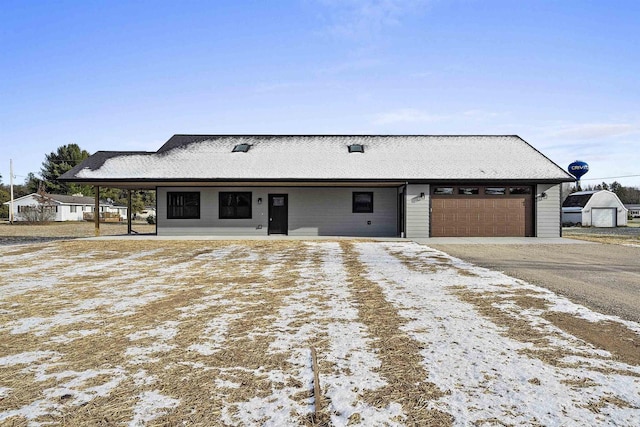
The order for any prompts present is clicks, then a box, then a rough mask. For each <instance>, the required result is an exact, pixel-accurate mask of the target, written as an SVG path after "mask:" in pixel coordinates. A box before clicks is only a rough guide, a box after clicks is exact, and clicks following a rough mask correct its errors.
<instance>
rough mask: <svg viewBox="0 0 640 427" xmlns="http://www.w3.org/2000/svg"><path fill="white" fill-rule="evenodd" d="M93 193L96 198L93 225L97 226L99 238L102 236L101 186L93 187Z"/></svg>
mask: <svg viewBox="0 0 640 427" xmlns="http://www.w3.org/2000/svg"><path fill="white" fill-rule="evenodd" d="M93 193H94V194H95V196H96V199H95V204H94V207H93V223H94V224H95V226H96V228H95V232H96V237H98V236H99V235H100V186H99V185H94V186H93Z"/></svg>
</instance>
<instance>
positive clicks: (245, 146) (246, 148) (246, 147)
mask: <svg viewBox="0 0 640 427" xmlns="http://www.w3.org/2000/svg"><path fill="white" fill-rule="evenodd" d="M249 148H251V146H250V145H249V144H238V145H236V146H235V147H233V150H232V151H231V152H232V153H246V152H247V151H249Z"/></svg>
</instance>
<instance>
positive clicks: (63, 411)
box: [0, 240, 640, 427]
mask: <svg viewBox="0 0 640 427" xmlns="http://www.w3.org/2000/svg"><path fill="white" fill-rule="evenodd" d="M330 243H332V244H334V245H335V247H336V248H338V249H339V258H340V261H339V262H340V263H341V264H342V266H344V269H345V274H346V276H345V277H344V279H341V280H342V283H339V285H340V286H343V287H344V288H345V289H346V290H347V291H348V292H347V293H348V296H347V297H345V300H344V301H341V303H344V304H345V305H348V306H349V307H352V308H354V309H355V310H354V312H356V311H357V318H356V319H342V318H337V317H331V316H335V315H329V314H328V313H332V311H331V309H332V307H333V306H334V305H335V304H336V303H337V300H336V297H335V295H334V294H332V289H330V286H328V285H327V284H328V283H335V282H336V280H337V279H336V278H335V277H331V276H330V274H331V273H330V272H328V271H332V270H327V271H325V270H323V269H322V266H321V265H322V263H323V258H322V254H323V252H321V251H320V250H318V249H314V246H313V245H311V244H306V243H304V242H295V241H249V242H225V241H213V242H212V241H152V240H146V241H132V240H123V241H115V240H104V241H97V242H96V241H65V242H57V243H48V244H38V245H27V246H20V247H7V250H6V251H4V252H3V257H2V258H0V290H2V294H1V297H0V359H1V358H3V357H7V356H12V355H18V354H22V353H29V352H34V353H35V352H47V353H42V354H41V357H37V358H34V360H32V361H31V362H30V363H24V364H11V363H5V364H4V365H2V364H1V363H0V388H2V387H4V388H6V389H8V391H4V392H3V391H1V390H0V414H2V413H3V411H12V410H17V409H20V408H28V407H29V405H33V404H34V402H42V405H44V406H43V408H42V415H40V416H33V418H32V420H31V421H36V422H41V423H52V424H55V425H65V426H72V427H74V426H84V425H105V426H107V425H123V424H127V423H129V422H131V420H132V419H134V418H135V417H136V416H139V414H138V415H137V412H136V411H138V410H139V405H140V403H141V401H142V400H143V399H144V396H145V393H150V392H156V393H159V394H161V395H163V396H167V397H171V398H174V399H179V404H178V405H176V406H175V407H172V408H165V409H160V410H158V414H159V416H158V417H157V418H155V419H152V420H150V421H149V422H148V424H147V425H182V424H187V425H202V426H205V425H211V424H212V422H214V423H218V424H220V425H222V424H224V421H223V420H227V421H226V422H227V424H229V425H235V424H241V423H242V420H243V418H240V415H241V414H246V413H247V412H250V411H251V410H250V409H247V408H248V407H249V406H250V405H251V404H253V405H257V406H259V405H260V404H261V403H262V404H267V403H269V402H271V401H273V400H275V399H278V398H282V397H283V396H285V397H286V399H285V400H286V402H285V403H283V405H284V406H285V407H287V408H289V411H290V414H289V416H290V419H291V420H293V422H294V423H296V424H298V425H329V424H330V420H331V416H333V415H336V414H335V413H334V412H332V411H334V409H333V408H334V406H333V405H332V403H333V402H331V400H330V397H329V396H328V394H327V393H328V390H327V385H326V383H323V377H324V378H328V377H330V376H331V377H338V378H339V377H345V376H347V377H348V376H350V375H351V372H350V368H349V366H350V365H349V363H348V362H349V357H350V356H349V355H345V356H344V358H345V361H344V362H345V363H343V364H341V365H340V364H339V363H338V362H336V361H335V360H331V359H329V358H328V356H327V355H328V354H330V353H331V352H332V345H333V344H332V342H331V339H332V337H331V336H330V327H334V328H335V327H336V326H337V327H338V328H339V327H341V326H342V325H344V326H345V327H346V326H347V325H348V324H349V322H357V323H358V324H360V325H362V334H363V335H364V337H365V338H366V342H367V343H368V344H367V345H368V348H366V349H359V350H363V351H367V352H369V353H371V354H374V355H375V357H377V359H379V361H380V366H379V368H377V369H376V370H375V372H374V371H371V372H372V374H375V375H379V376H380V378H382V379H383V380H384V381H385V382H386V384H385V385H384V386H381V387H379V388H373V389H365V388H362V387H359V385H358V384H355V385H354V396H357V398H358V399H360V400H359V402H360V403H362V404H364V405H369V406H370V407H375V408H379V409H381V410H384V408H388V407H389V406H390V405H391V404H400V405H401V407H402V413H403V414H404V415H405V416H406V418H401V419H398V421H399V422H403V423H405V424H407V425H437V426H441V425H451V424H452V423H453V421H454V420H453V419H452V417H451V416H450V415H449V414H447V413H444V412H442V411H438V410H435V409H433V403H434V402H435V401H436V400H438V399H440V398H442V397H443V396H446V395H447V393H448V392H449V391H448V390H442V389H440V388H439V387H438V386H437V385H435V384H433V383H431V382H429V381H428V380H427V378H428V376H429V372H428V371H427V368H426V367H425V366H424V363H423V358H422V356H421V352H422V351H423V350H424V349H425V346H426V345H428V344H426V343H424V342H420V341H418V340H416V339H414V338H412V337H411V336H409V335H408V333H407V332H405V329H406V326H407V325H408V323H409V322H410V321H411V319H408V318H406V317H403V315H401V313H400V310H399V308H398V305H397V303H392V302H390V301H388V300H387V298H386V297H385V292H384V290H383V288H382V284H380V283H376V282H374V281H372V280H369V279H368V278H367V277H366V275H367V265H366V264H365V263H364V262H362V261H361V258H360V255H359V253H358V251H357V250H356V248H355V247H354V244H353V242H349V241H341V242H339V243H335V242H330ZM323 244H324V243H323ZM393 255H394V256H396V257H397V258H398V259H400V260H401V261H402V262H403V263H405V265H407V266H408V267H409V268H410V269H412V270H415V271H419V272H421V273H423V274H430V273H432V272H433V271H434V270H433V269H434V268H435V270H436V271H439V270H440V269H446V268H451V267H452V266H451V265H450V261H449V260H448V259H447V258H446V257H441V256H435V257H433V259H432V260H425V258H424V257H411V256H407V255H404V254H402V253H401V252H400V251H395V250H394V251H393ZM462 270H464V269H462ZM462 270H459V271H458V274H460V276H461V277H464V278H465V280H474V276H473V275H472V274H464V271H462ZM21 283H24V284H25V285H24V286H21ZM336 285H338V284H336ZM496 289H501V290H500V292H492V293H481V292H472V291H469V290H468V289H465V288H464V287H459V288H451V291H452V292H454V293H455V295H457V296H458V298H460V299H461V300H463V301H466V302H468V303H469V304H472V305H473V306H474V307H476V309H477V310H478V312H479V313H480V314H481V315H482V316H485V317H486V318H488V319H490V320H491V321H492V322H494V323H495V324H497V325H499V326H500V327H501V328H503V330H504V333H505V334H506V335H508V336H510V337H512V338H514V339H516V340H518V341H522V342H531V343H533V344H534V346H535V347H534V348H533V349H532V350H530V354H531V355H532V356H533V357H538V358H541V359H543V360H545V361H546V362H547V363H549V364H552V365H557V366H567V364H566V363H565V362H563V359H564V358H565V357H566V356H572V355H575V356H584V355H585V354H586V350H585V351H584V352H583V351H579V350H575V351H570V350H567V349H566V348H559V347H557V346H555V345H554V343H553V342H552V341H553V340H551V339H550V338H554V339H557V340H561V339H562V340H567V339H568V338H567V336H566V334H564V333H560V332H558V331H556V332H554V331H552V330H551V329H545V328H543V327H540V325H532V324H531V323H530V322H528V321H527V320H526V319H524V318H522V317H520V316H518V314H517V312H518V311H522V310H537V311H538V312H540V313H547V314H545V315H544V318H545V319H547V321H548V322H549V324H552V325H555V326H557V327H558V328H560V330H562V331H564V332H567V333H571V334H573V335H574V336H575V337H577V338H575V339H574V341H575V342H574V344H575V346H574V347H573V348H575V349H580V348H583V347H584V345H585V342H586V343H588V344H590V345H592V346H595V347H597V348H602V349H606V350H609V351H611V353H612V354H613V355H614V357H615V358H616V360H619V361H621V362H625V363H632V364H636V365H637V364H640V361H639V360H638V358H637V354H638V352H637V336H635V338H634V335H633V333H632V332H631V331H625V330H623V328H622V329H621V328H620V325H615V324H611V325H609V324H606V325H604V324H603V325H598V324H594V325H589V324H585V323H583V322H581V321H578V320H576V318H575V317H571V318H565V317H563V316H561V315H559V314H549V313H548V304H547V302H546V300H545V299H544V297H543V295H542V294H538V293H536V292H533V291H526V292H525V291H517V290H514V289H510V288H509V287H508V286H504V289H502V288H500V287H498V286H497V287H496ZM505 303H508V305H509V304H510V306H512V307H513V309H512V310H505V309H503V308H496V304H498V305H501V306H502V305H504V304H505ZM292 307H296V310H291V308H292ZM354 316H356V315H355V314H354ZM600 326H602V327H603V329H602V330H600V329H599V327H600ZM599 333H600V334H601V335H598V336H597V337H596V336H595V335H597V334H599ZM602 334H604V335H606V336H608V335H615V337H614V338H612V339H608V340H606V339H603V336H602ZM583 341H584V342H583ZM283 342H284V343H283ZM310 346H314V347H315V348H316V349H317V352H318V363H319V367H320V384H321V386H322V393H325V395H323V396H322V397H323V400H324V402H325V404H324V406H323V407H322V408H321V411H320V415H319V417H317V418H315V417H313V416H312V414H313V408H312V403H313V397H314V396H313V386H312V384H311V382H310V376H309V372H310V365H311V358H310V354H309V347H310ZM634 351H635V353H634ZM589 357H591V358H594V356H593V354H590V356H589ZM599 357H600V358H601V359H602V360H605V359H607V357H605V356H599ZM338 365H339V366H338ZM594 370H595V369H594ZM602 372H605V370H604V369H603V370H602ZM607 372H608V371H607ZM619 373H622V374H628V375H630V373H627V372H619ZM536 380H537V381H538V383H539V380H538V379H537V378H530V379H529V381H530V382H531V384H535V381H536ZM575 381H578V380H575ZM542 385H544V384H542ZM574 385H575V386H576V387H589V386H590V383H588V382H585V381H583V382H582V383H576V384H574ZM100 387H105V390H106V392H105V393H104V394H100V392H99V390H100ZM256 402H257V403H256ZM616 402H617V401H615V400H611V402H609V401H607V402H600V401H599V402H594V403H593V407H594V408H596V409H597V408H600V407H601V406H603V405H605V406H606V405H608V404H616V405H618V403H620V402H617V403H616ZM620 404H621V405H622V404H624V402H622V403H620ZM618 406H619V405H618ZM34 411H35V410H34V409H31V414H33V413H35V412H34ZM23 415H24V414H23ZM268 415H270V414H265V415H263V417H262V418H260V417H259V415H256V414H253V415H252V416H254V418H253V419H252V420H253V422H252V423H251V424H260V422H263V421H266V420H267V418H268ZM28 421H29V420H27V419H26V418H25V417H24V416H22V415H20V414H16V415H15V416H13V417H10V418H7V419H5V420H4V421H3V422H5V423H7V425H26V424H27V423H28ZM484 421H485V424H486V423H489V424H490V423H492V422H499V420H484ZM350 422H351V423H353V424H358V423H366V422H367V420H366V418H365V417H364V415H362V414H361V413H360V412H358V411H355V412H354V413H353V414H351V417H350Z"/></svg>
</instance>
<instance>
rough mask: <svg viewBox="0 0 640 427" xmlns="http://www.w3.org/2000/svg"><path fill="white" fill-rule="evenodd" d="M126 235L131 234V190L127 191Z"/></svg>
mask: <svg viewBox="0 0 640 427" xmlns="http://www.w3.org/2000/svg"><path fill="white" fill-rule="evenodd" d="M127 234H131V190H127Z"/></svg>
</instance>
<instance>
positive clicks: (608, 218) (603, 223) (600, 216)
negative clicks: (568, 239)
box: [591, 208, 617, 227]
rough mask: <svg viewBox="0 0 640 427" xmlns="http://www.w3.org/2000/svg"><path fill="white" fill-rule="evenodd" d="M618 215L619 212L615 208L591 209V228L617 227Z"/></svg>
mask: <svg viewBox="0 0 640 427" xmlns="http://www.w3.org/2000/svg"><path fill="white" fill-rule="evenodd" d="M616 214H617V212H616V209H615V208H592V209H591V226H592V227H615V226H616Z"/></svg>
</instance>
